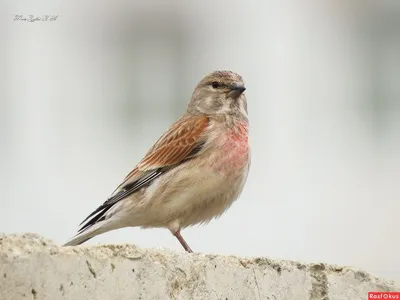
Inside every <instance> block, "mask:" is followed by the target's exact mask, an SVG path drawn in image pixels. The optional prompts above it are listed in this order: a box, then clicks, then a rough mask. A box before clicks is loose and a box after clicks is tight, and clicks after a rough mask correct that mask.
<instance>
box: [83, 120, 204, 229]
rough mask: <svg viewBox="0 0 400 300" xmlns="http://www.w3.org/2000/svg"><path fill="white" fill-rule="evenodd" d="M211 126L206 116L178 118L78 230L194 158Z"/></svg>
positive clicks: (91, 223)
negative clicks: (206, 131)
mask: <svg viewBox="0 0 400 300" xmlns="http://www.w3.org/2000/svg"><path fill="white" fill-rule="evenodd" d="M208 125H209V119H208V118H207V117H206V116H197V117H192V116H191V117H182V118H181V119H179V120H178V121H176V122H175V123H174V124H173V125H172V126H171V128H170V129H169V130H168V131H167V132H166V133H165V134H164V135H163V136H161V137H160V138H159V139H158V140H157V142H156V143H155V144H154V145H153V147H151V148H150V150H149V151H148V152H147V154H146V155H145V157H144V158H143V159H142V160H141V161H140V162H139V164H138V165H137V166H136V167H135V168H134V169H133V170H132V171H131V172H130V173H129V174H128V175H127V176H126V177H125V179H124V181H123V182H122V183H121V184H120V185H119V186H118V187H117V189H116V190H115V191H114V192H113V194H112V195H111V197H110V198H109V199H108V200H107V201H105V202H104V203H103V204H102V205H101V206H99V207H98V208H97V209H96V210H95V211H94V212H92V213H91V214H90V215H89V216H88V217H87V218H86V219H85V220H83V222H82V223H81V224H80V225H82V227H81V228H80V230H79V232H82V231H84V230H86V229H87V228H89V227H91V226H92V225H94V224H95V223H97V222H99V221H101V220H102V219H104V217H105V214H106V213H107V211H108V210H109V209H110V208H111V207H112V206H113V205H115V204H116V203H117V202H119V201H121V200H122V199H125V198H126V197H128V196H129V195H132V194H133V193H135V192H137V191H138V190H140V189H141V188H143V187H145V186H148V185H149V184H151V183H152V182H153V180H154V179H156V178H157V177H159V176H160V175H162V174H164V173H165V172H168V171H169V170H170V169H172V168H174V167H176V166H177V165H179V164H180V163H183V162H184V161H187V160H188V159H191V158H193V157H195V156H196V155H197V154H198V153H199V152H200V151H201V149H202V148H203V146H204V144H205V142H206V137H205V134H204V132H205V130H206V128H207V127H208ZM85 222H86V223H85Z"/></svg>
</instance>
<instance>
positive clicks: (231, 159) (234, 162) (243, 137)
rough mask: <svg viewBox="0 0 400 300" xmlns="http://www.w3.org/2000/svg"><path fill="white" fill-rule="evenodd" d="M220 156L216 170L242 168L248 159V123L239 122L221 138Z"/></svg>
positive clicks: (226, 170)
mask: <svg viewBox="0 0 400 300" xmlns="http://www.w3.org/2000/svg"><path fill="white" fill-rule="evenodd" d="M220 145H221V148H222V157H221V158H220V159H219V160H218V161H217V162H216V166H215V167H216V170H217V171H218V172H229V171H233V170H235V169H241V168H243V167H244V166H245V165H246V164H247V163H248V159H249V143H248V124H247V122H240V123H239V124H237V125H236V126H235V127H234V128H232V129H230V130H229V131H228V132H227V133H226V135H225V136H224V137H223V138H222V139H221V144H220Z"/></svg>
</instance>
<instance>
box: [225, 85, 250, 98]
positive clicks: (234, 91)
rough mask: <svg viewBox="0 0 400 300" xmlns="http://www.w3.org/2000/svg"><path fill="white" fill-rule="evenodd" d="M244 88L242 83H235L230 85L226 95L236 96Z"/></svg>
mask: <svg viewBox="0 0 400 300" xmlns="http://www.w3.org/2000/svg"><path fill="white" fill-rule="evenodd" d="M245 90H246V88H245V87H244V86H243V85H241V84H238V83H235V84H233V85H232V86H231V90H230V92H229V93H228V95H229V97H232V98H238V97H239V96H240V95H241V94H242V93H243V92H244V91H245Z"/></svg>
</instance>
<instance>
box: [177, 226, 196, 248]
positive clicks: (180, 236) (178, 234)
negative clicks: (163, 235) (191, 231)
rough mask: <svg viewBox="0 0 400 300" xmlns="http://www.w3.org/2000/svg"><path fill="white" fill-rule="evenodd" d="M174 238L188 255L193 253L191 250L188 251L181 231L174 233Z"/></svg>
mask: <svg viewBox="0 0 400 300" xmlns="http://www.w3.org/2000/svg"><path fill="white" fill-rule="evenodd" d="M174 236H175V237H176V238H177V239H178V241H179V242H180V243H181V245H182V247H183V248H184V249H185V250H186V251H187V252H189V253H193V251H192V249H190V247H189V245H188V243H186V241H185V239H184V238H183V236H182V235H181V231H180V230H178V231H176V232H175V233H174Z"/></svg>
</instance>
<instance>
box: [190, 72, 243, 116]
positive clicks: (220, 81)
mask: <svg viewBox="0 0 400 300" xmlns="http://www.w3.org/2000/svg"><path fill="white" fill-rule="evenodd" d="M245 90H246V88H245V86H244V83H243V79H242V77H241V76H240V75H238V74H236V73H234V72H231V71H215V72H213V73H211V74H209V75H207V76H205V77H204V78H203V79H202V80H201V81H200V82H199V83H198V84H197V86H196V88H195V90H194V92H193V95H192V99H191V100H190V102H189V105H188V109H187V111H188V113H189V114H204V115H208V116H218V115H233V116H236V117H239V118H241V119H246V120H247V102H246V97H245V94H244V93H243V92H244V91H245Z"/></svg>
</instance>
